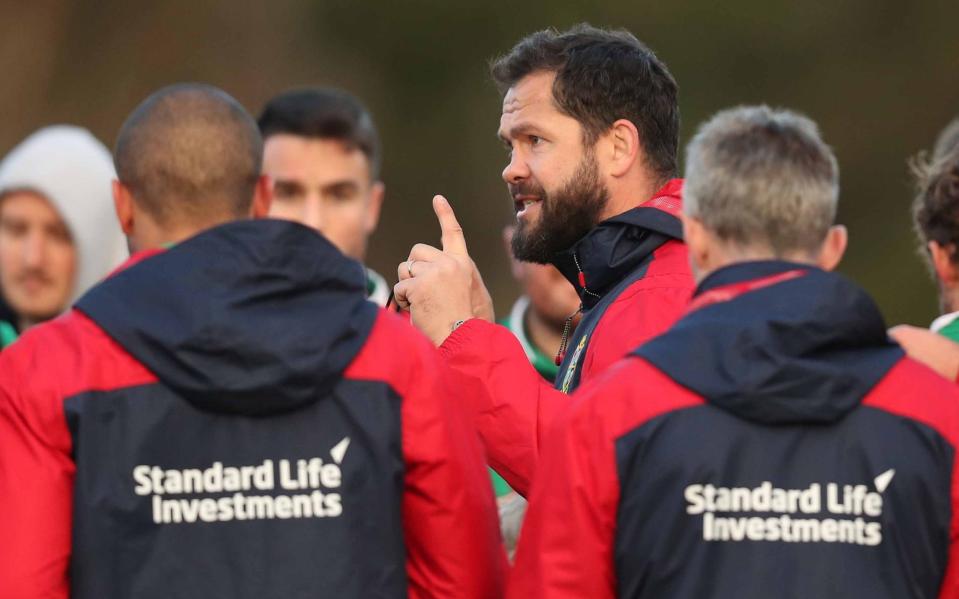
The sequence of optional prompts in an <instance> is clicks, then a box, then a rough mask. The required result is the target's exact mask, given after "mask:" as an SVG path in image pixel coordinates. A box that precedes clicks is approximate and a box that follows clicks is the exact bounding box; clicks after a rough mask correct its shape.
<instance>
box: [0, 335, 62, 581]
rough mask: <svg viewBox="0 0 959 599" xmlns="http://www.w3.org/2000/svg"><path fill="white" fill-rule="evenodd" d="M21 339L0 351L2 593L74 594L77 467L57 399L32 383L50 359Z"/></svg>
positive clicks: (0, 553) (0, 578)
mask: <svg viewBox="0 0 959 599" xmlns="http://www.w3.org/2000/svg"><path fill="white" fill-rule="evenodd" d="M27 342H28V341H27V340H21V341H20V342H18V343H16V344H14V345H13V346H11V347H10V348H8V349H6V350H4V352H3V353H0V537H2V539H0V596H2V597H31V598H33V597H36V598H58V599H59V598H63V599H65V598H66V597H67V596H68V594H69V586H68V581H67V567H68V564H69V559H70V527H71V518H72V499H73V475H74V465H73V462H72V460H71V459H70V444H71V443H70V435H69V432H68V431H67V426H66V420H65V417H64V415H63V411H62V409H61V405H62V404H61V402H60V401H59V398H58V397H56V396H55V394H54V393H52V392H46V391H45V390H44V389H43V388H42V386H41V385H36V384H34V383H35V382H36V381H35V379H36V378H37V377H36V376H33V375H32V373H33V372H35V370H33V369H31V368H30V366H31V364H30V363H31V362H33V363H36V362H37V361H41V360H43V359H44V358H42V357H40V352H39V351H33V352H31V351H29V348H28V347H27V346H26V345H24V344H25V343H27Z"/></svg>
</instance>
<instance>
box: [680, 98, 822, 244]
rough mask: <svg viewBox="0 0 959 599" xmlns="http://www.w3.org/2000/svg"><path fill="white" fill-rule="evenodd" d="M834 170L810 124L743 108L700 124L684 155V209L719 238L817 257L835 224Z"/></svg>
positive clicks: (762, 108)
mask: <svg viewBox="0 0 959 599" xmlns="http://www.w3.org/2000/svg"><path fill="white" fill-rule="evenodd" d="M838 200H839V167H838V166H837V163H836V157H835V156H834V155H833V152H832V150H831V149H830V148H829V146H827V145H826V144H825V143H824V142H823V141H822V139H821V138H820V136H819V130H818V128H817V127H816V124H815V123H814V122H813V121H811V120H810V119H808V118H806V117H804V116H802V115H799V114H796V113H794V112H791V111H788V110H772V109H770V108H769V107H767V106H747V107H739V108H733V109H730V110H724V111H722V112H719V113H718V114H716V115H715V116H713V117H712V118H711V119H710V120H709V121H707V122H706V123H704V124H703V125H702V126H701V127H700V128H699V131H698V133H697V134H696V136H695V137H694V138H693V140H692V141H691V142H690V144H689V147H688V148H687V155H686V182H685V186H684V188H683V202H684V210H685V212H686V214H688V215H689V216H691V217H693V218H695V219H697V220H699V221H700V222H701V223H702V224H703V225H704V226H705V227H706V228H707V229H708V230H710V231H711V232H713V233H714V234H715V235H716V236H717V237H718V238H719V239H721V240H723V241H725V242H729V243H732V244H734V245H738V246H740V247H765V248H769V249H771V250H772V252H773V254H774V255H775V256H778V257H785V256H788V255H790V254H793V253H795V252H802V253H806V254H815V253H817V252H818V251H819V248H821V246H822V243H823V241H824V240H825V238H826V235H827V234H828V232H829V228H830V227H831V226H832V224H833V223H834V221H835V218H836V208H837V203H838Z"/></svg>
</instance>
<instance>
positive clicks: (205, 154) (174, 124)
mask: <svg viewBox="0 0 959 599" xmlns="http://www.w3.org/2000/svg"><path fill="white" fill-rule="evenodd" d="M262 160H263V140H262V139H261V138H260V133H259V131H258V130H257V127H256V123H255V122H254V121H253V118H252V117H251V116H250V115H249V114H248V113H247V112H246V110H244V109H243V107H242V106H241V105H240V103H239V102H237V101H236V100H234V99H233V98H232V97H231V96H229V95H228V94H227V93H226V92H224V91H222V90H220V89H218V88H215V87H213V86H210V85H202V84H195V83H186V84H178V85H172V86H169V87H165V88H163V89H161V90H159V91H157V92H155V93H154V94H152V95H151V96H150V97H148V98H147V99H146V100H144V101H143V102H142V103H141V104H140V105H139V106H137V107H136V109H134V111H133V112H132V113H131V114H130V116H129V117H128V118H127V120H126V122H124V123H123V127H121V129H120V133H119V135H118V136H117V141H116V145H115V146H114V150H113V161H114V165H115V166H116V170H117V177H118V178H119V180H120V181H121V182H122V183H123V184H124V185H126V186H127V187H128V188H129V189H130V191H131V193H132V194H133V199H134V201H135V202H136V203H137V204H138V205H139V206H140V207H141V208H143V209H144V210H145V211H147V212H148V213H149V214H150V215H151V216H153V217H154V218H155V219H156V220H157V222H158V223H160V224H161V225H170V224H174V223H181V222H197V221H199V222H210V221H211V220H217V219H222V218H237V217H241V216H243V215H244V214H246V213H247V212H249V210H250V206H251V205H252V202H253V194H254V190H255V188H256V183H257V179H258V178H259V176H260V168H261V163H262Z"/></svg>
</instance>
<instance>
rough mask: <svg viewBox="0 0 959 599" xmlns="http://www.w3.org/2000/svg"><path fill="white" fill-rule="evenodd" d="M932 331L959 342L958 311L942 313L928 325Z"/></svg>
mask: <svg viewBox="0 0 959 599" xmlns="http://www.w3.org/2000/svg"><path fill="white" fill-rule="evenodd" d="M929 328H930V329H932V331H933V332H934V333H939V334H940V335H942V336H943V337H946V338H947V339H949V340H950V341H955V342H956V343H959V312H953V313H952V314H944V315H942V316H940V317H939V318H937V319H936V320H934V321H933V322H932V326H931V327H929Z"/></svg>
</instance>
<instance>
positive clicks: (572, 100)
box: [490, 23, 679, 179]
mask: <svg viewBox="0 0 959 599" xmlns="http://www.w3.org/2000/svg"><path fill="white" fill-rule="evenodd" d="M490 71H491V74H492V76H493V80H494V81H495V82H496V84H497V86H498V87H499V89H500V92H504V93H505V91H506V90H507V89H509V88H510V87H512V86H513V85H515V84H516V83H517V82H519V81H520V80H521V79H523V78H524V77H526V76H527V75H530V74H532V73H535V72H537V71H548V72H555V73H556V80H555V82H554V83H553V99H554V101H555V102H556V105H557V107H558V108H559V110H560V111H562V112H563V113H565V114H568V115H569V116H571V117H573V118H575V119H576V120H577V121H579V122H580V124H582V126H583V131H584V135H585V140H584V141H585V142H586V143H587V145H592V144H594V143H595V142H596V140H597V139H598V138H599V136H600V135H602V134H603V133H605V132H607V131H609V129H610V127H612V125H613V123H614V122H616V120H618V119H627V120H629V121H631V122H632V123H633V124H634V125H636V128H637V129H638V130H639V138H640V143H641V144H642V146H643V150H644V151H645V152H646V155H647V159H648V162H649V166H650V168H652V169H653V170H654V171H655V172H656V174H657V175H659V177H660V178H661V179H667V178H670V177H673V176H675V174H676V171H677V165H678V159H677V155H678V147H679V106H678V104H677V93H678V87H677V86H676V81H675V80H674V79H673V76H672V75H671V74H670V73H669V70H667V68H666V65H665V64H663V63H662V62H661V61H660V60H659V59H658V58H656V55H655V54H653V52H652V50H650V49H649V48H647V47H646V45H645V44H643V43H642V42H640V41H639V40H638V39H636V37H635V36H634V35H633V34H631V33H629V32H628V31H625V30H619V31H608V30H605V29H598V28H596V27H593V26H591V25H589V24H586V23H582V24H579V25H576V26H574V27H573V28H571V29H569V30H568V31H563V32H558V31H556V30H555V29H546V30H543V31H537V32H536V33H533V34H531V35H529V36H527V37H525V38H523V39H522V40H520V42H519V43H518V44H516V45H515V46H514V47H513V49H512V50H510V52H509V54H507V55H505V56H502V57H500V58H498V59H496V60H495V61H494V62H493V63H492V65H491V67H490Z"/></svg>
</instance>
